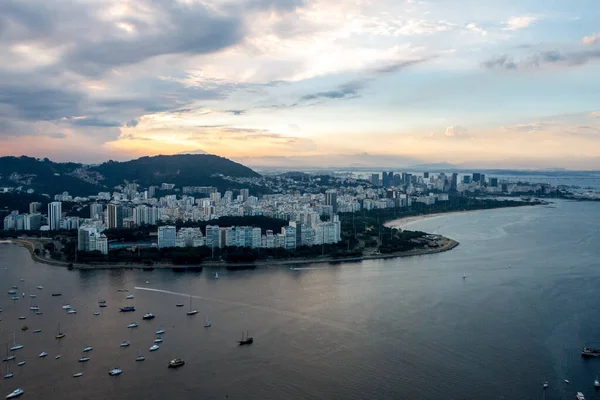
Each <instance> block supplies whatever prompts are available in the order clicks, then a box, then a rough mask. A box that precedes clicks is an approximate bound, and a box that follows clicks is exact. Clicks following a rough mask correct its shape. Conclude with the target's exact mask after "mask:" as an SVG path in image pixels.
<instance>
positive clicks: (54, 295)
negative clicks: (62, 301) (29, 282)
mask: <svg viewBox="0 0 600 400" xmlns="http://www.w3.org/2000/svg"><path fill="white" fill-rule="evenodd" d="M59 296H62V293H52V297H59Z"/></svg>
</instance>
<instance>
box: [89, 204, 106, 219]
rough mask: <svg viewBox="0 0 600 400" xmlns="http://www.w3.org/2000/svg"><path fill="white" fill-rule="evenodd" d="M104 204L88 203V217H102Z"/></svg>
mask: <svg viewBox="0 0 600 400" xmlns="http://www.w3.org/2000/svg"><path fill="white" fill-rule="evenodd" d="M103 209H104V206H103V205H102V204H100V203H92V204H90V218H100V217H102V211H103Z"/></svg>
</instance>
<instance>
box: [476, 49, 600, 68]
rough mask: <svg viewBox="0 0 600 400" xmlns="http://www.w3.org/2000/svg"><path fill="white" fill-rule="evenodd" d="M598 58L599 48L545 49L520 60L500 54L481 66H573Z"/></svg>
mask: <svg viewBox="0 0 600 400" xmlns="http://www.w3.org/2000/svg"><path fill="white" fill-rule="evenodd" d="M597 60H600V49H591V50H589V49H579V50H575V51H559V50H546V51H540V52H537V53H534V54H531V55H528V56H526V57H524V58H522V59H520V60H515V59H514V58H513V57H510V56H508V55H501V56H498V57H495V58H492V59H490V60H487V61H484V62H483V66H484V67H485V68H488V69H505V70H513V71H514V70H518V69H531V68H543V67H546V66H550V65H563V66H568V67H575V66H579V65H584V64H587V63H589V62H593V61H597Z"/></svg>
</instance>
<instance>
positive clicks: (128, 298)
mask: <svg viewBox="0 0 600 400" xmlns="http://www.w3.org/2000/svg"><path fill="white" fill-rule="evenodd" d="M125 298H126V299H127V300H133V299H134V298H135V296H134V295H132V294H130V295H129V296H127V297H125Z"/></svg>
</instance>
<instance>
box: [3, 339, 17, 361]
mask: <svg viewBox="0 0 600 400" xmlns="http://www.w3.org/2000/svg"><path fill="white" fill-rule="evenodd" d="M15 358H17V357H15V356H13V355H11V356H9V355H8V343H7V344H6V357H4V358H3V359H2V361H12V360H14V359H15Z"/></svg>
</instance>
